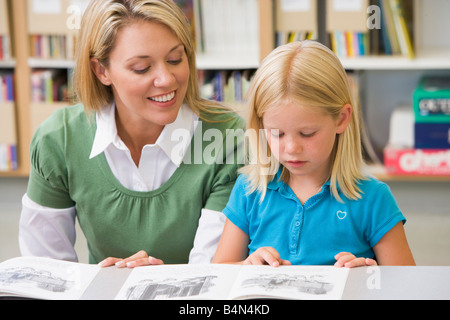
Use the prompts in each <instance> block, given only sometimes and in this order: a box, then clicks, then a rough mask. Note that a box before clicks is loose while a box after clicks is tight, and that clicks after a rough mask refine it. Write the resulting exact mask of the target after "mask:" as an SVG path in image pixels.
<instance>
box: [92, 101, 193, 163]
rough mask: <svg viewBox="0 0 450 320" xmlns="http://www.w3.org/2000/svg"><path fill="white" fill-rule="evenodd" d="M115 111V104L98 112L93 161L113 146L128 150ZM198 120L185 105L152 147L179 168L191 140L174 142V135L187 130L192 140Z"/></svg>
mask: <svg viewBox="0 0 450 320" xmlns="http://www.w3.org/2000/svg"><path fill="white" fill-rule="evenodd" d="M115 109H116V108H115V104H112V105H111V106H110V107H108V108H104V109H103V110H102V111H100V112H97V114H96V121H97V130H96V133H95V138H94V142H93V144H92V149H91V154H90V156H89V159H92V158H94V157H96V156H98V155H99V154H101V153H102V152H104V151H105V150H106V149H107V148H108V147H109V146H110V145H111V144H112V145H114V146H115V147H117V148H118V149H121V150H126V149H127V147H126V146H125V144H124V143H123V142H122V140H121V139H120V137H119V135H118V134H117V127H116V121H115ZM197 120H198V116H197V115H196V114H195V113H194V112H193V111H192V109H191V108H190V107H189V106H187V105H185V104H183V105H182V106H181V108H180V111H179V112H178V116H177V118H176V120H175V121H174V122H173V123H170V124H168V125H166V126H165V127H164V129H163V131H162V132H161V134H160V136H159V137H158V140H157V141H156V143H155V144H154V145H150V146H155V145H156V146H158V147H160V148H161V149H162V150H163V151H164V153H165V154H166V155H167V156H168V157H169V158H170V160H171V161H172V162H173V163H174V164H175V165H176V166H177V167H179V166H180V164H181V162H182V161H183V157H184V155H185V153H186V151H187V149H188V147H189V145H190V143H191V139H181V140H180V141H179V140H174V139H173V138H172V137H174V135H173V133H175V131H176V130H180V129H181V130H184V131H186V130H187V132H188V133H189V134H190V137H191V138H192V135H193V134H194V131H195V128H196V126H197V124H198V121H197ZM175 148H177V151H179V152H172V151H173V150H174V149H175Z"/></svg>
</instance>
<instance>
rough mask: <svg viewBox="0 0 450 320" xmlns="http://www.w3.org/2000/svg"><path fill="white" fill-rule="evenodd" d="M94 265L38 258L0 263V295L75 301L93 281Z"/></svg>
mask: <svg viewBox="0 0 450 320" xmlns="http://www.w3.org/2000/svg"><path fill="white" fill-rule="evenodd" d="M99 270H100V268H99V267H98V266H95V265H87V264H81V263H74V262H67V261H61V260H53V259H48V258H38V257H18V258H14V259H10V260H7V261H4V262H2V263H1V264H0V296H24V297H28V298H38V299H45V300H54V299H56V300H76V299H80V297H81V295H82V294H83V293H84V291H85V290H86V288H87V286H88V285H89V284H90V282H91V281H92V280H93V279H94V278H95V276H96V275H97V273H98V271H99Z"/></svg>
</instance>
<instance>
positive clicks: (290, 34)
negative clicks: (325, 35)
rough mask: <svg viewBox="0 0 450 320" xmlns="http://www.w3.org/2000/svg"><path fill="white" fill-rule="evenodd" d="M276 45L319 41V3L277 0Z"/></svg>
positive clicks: (307, 0)
mask: <svg viewBox="0 0 450 320" xmlns="http://www.w3.org/2000/svg"><path fill="white" fill-rule="evenodd" d="M275 5H276V6H275V12H276V14H275V31H276V34H275V45H276V46H280V45H283V44H286V43H289V42H294V41H301V40H317V36H318V33H317V30H318V22H317V1H313V0H300V1H292V0H277V1H276V4H275Z"/></svg>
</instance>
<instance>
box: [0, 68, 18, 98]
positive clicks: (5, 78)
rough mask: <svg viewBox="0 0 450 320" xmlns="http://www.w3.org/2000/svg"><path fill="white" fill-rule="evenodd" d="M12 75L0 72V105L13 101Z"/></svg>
mask: <svg viewBox="0 0 450 320" xmlns="http://www.w3.org/2000/svg"><path fill="white" fill-rule="evenodd" d="M14 97H15V93H14V73H12V72H5V71H0V103H1V102H8V101H14Z"/></svg>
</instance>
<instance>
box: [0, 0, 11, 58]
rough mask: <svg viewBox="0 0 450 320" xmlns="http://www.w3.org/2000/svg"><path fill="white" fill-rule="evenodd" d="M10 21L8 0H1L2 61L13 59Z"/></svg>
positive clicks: (0, 54)
mask: <svg viewBox="0 0 450 320" xmlns="http://www.w3.org/2000/svg"><path fill="white" fill-rule="evenodd" d="M8 24H9V21H8V10H7V6H6V0H0V61H2V60H10V59H11V56H12V54H11V45H10V37H9V25H8Z"/></svg>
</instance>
